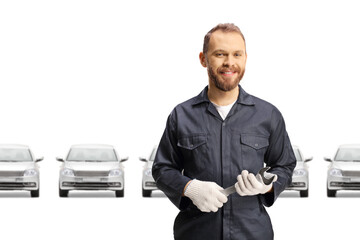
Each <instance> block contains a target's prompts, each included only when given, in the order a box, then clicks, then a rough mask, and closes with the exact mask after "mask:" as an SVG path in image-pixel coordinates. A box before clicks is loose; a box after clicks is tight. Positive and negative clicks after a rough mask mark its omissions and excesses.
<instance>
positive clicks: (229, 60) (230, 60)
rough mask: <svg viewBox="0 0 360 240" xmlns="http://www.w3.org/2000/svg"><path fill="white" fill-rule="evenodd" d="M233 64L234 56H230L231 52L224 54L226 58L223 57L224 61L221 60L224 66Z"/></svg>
mask: <svg viewBox="0 0 360 240" xmlns="http://www.w3.org/2000/svg"><path fill="white" fill-rule="evenodd" d="M234 64H235V61H234V57H233V56H231V54H229V55H228V56H226V58H225V59H224V62H223V65H224V67H230V66H233V65H234Z"/></svg>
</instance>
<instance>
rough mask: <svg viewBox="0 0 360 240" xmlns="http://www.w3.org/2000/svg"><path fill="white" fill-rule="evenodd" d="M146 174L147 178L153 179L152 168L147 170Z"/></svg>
mask: <svg viewBox="0 0 360 240" xmlns="http://www.w3.org/2000/svg"><path fill="white" fill-rule="evenodd" d="M144 173H145V175H146V176H149V177H151V176H152V171H151V168H148V169H146V170H145V172H144Z"/></svg>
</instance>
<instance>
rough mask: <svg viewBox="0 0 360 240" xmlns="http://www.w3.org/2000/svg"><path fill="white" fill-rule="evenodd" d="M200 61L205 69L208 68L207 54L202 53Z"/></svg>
mask: <svg viewBox="0 0 360 240" xmlns="http://www.w3.org/2000/svg"><path fill="white" fill-rule="evenodd" d="M199 59H200V63H201V65H202V66H203V67H207V65H206V59H205V54H204V53H203V52H201V53H200V54H199Z"/></svg>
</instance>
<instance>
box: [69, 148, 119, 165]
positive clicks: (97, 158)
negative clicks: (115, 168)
mask: <svg viewBox="0 0 360 240" xmlns="http://www.w3.org/2000/svg"><path fill="white" fill-rule="evenodd" d="M66 160H67V161H72V162H116V161H117V158H116V155H115V151H114V149H105V148H104V149H101V148H74V149H71V150H70V152H69V155H68V157H67V159H66Z"/></svg>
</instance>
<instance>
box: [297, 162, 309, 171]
mask: <svg viewBox="0 0 360 240" xmlns="http://www.w3.org/2000/svg"><path fill="white" fill-rule="evenodd" d="M304 168H307V166H306V164H305V163H304V162H300V161H297V162H296V166H295V169H304Z"/></svg>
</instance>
